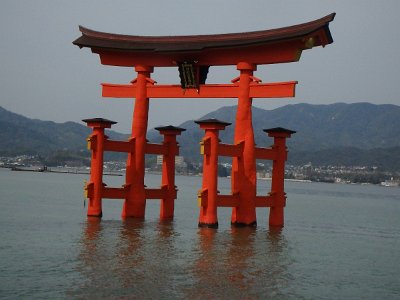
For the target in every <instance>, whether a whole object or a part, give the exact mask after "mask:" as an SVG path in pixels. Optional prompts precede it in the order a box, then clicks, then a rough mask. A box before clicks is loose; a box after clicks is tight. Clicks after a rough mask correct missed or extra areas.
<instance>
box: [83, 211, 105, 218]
mask: <svg viewBox="0 0 400 300" xmlns="http://www.w3.org/2000/svg"><path fill="white" fill-rule="evenodd" d="M87 217H90V218H101V217H103V212H100V213H99V214H89V213H88V214H87Z"/></svg>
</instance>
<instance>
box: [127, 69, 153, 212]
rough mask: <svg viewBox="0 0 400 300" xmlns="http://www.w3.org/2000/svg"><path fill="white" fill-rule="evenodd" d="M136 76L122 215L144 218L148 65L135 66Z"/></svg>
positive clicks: (149, 82)
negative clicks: (131, 146)
mask: <svg viewBox="0 0 400 300" xmlns="http://www.w3.org/2000/svg"><path fill="white" fill-rule="evenodd" d="M135 71H136V72H137V78H136V80H134V81H133V82H132V83H133V84H134V85H135V86H136V88H137V95H136V100H135V108H134V112H133V121H132V138H134V139H135V151H134V153H129V154H128V160H127V164H126V186H128V187H129V192H128V194H127V197H126V199H125V202H124V207H123V210H122V217H136V218H144V215H145V209H146V194H145V186H144V175H145V174H144V170H145V154H146V153H145V150H146V132H147V123H148V113H149V98H147V85H148V84H151V82H152V81H151V80H150V73H151V72H152V71H153V68H152V67H149V66H136V67H135Z"/></svg>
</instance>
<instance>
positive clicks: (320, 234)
mask: <svg viewBox="0 0 400 300" xmlns="http://www.w3.org/2000/svg"><path fill="white" fill-rule="evenodd" d="M87 177H88V176H87V175H79V174H57V173H33V172H13V171H10V170H7V169H0V205H1V206H0V268H1V269H0V298H2V299H3V298H4V299H71V298H72V299H86V298H90V299H188V298H192V299H253V298H256V299H257V298H258V299H271V298H273V299H399V298H400V189H399V188H385V187H379V186H372V185H364V186H361V185H339V184H323V183H299V182H286V192H287V197H288V199H287V207H286V209H285V227H284V228H283V229H282V230H272V229H271V230H270V229H269V227H268V225H267V223H268V209H267V208H261V209H258V210H257V223H258V226H257V228H232V227H231V226H230V212H231V210H230V209H229V208H220V209H219V210H218V219H219V228H218V229H206V228H202V229H199V228H198V227H197V222H198V213H199V208H198V207H197V199H196V198H197V190H198V189H200V187H201V178H200V177H184V176H178V177H177V178H176V185H177V186H178V188H179V191H178V199H177V200H176V202H175V204H176V205H175V218H174V220H173V221H172V222H160V221H159V218H158V215H159V201H158V200H148V202H147V208H146V218H145V220H144V221H138V220H127V221H122V220H121V217H120V214H121V208H122V201H121V200H104V201H103V218H102V220H101V221H99V220H88V219H87V218H86V208H85V207H84V200H83V185H84V180H85V179H88V178H87ZM104 182H105V183H107V185H108V186H120V185H121V184H123V177H116V176H105V177H104ZM146 185H147V186H148V187H158V186H159V185H160V176H159V175H152V174H147V175H146ZM269 186H270V182H269V181H259V182H258V187H259V188H258V189H259V190H258V194H259V195H265V194H266V193H267V192H268V190H269ZM229 187H230V181H229V179H222V178H220V179H219V190H220V191H221V193H227V192H228V191H229ZM86 205H87V203H86Z"/></svg>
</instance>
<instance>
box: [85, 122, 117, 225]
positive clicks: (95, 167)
mask: <svg viewBox="0 0 400 300" xmlns="http://www.w3.org/2000/svg"><path fill="white" fill-rule="evenodd" d="M82 121H83V122H85V123H86V124H87V126H89V127H91V128H93V133H92V134H91V135H90V137H89V139H88V146H89V148H90V150H91V151H92V160H91V164H90V181H89V183H88V184H87V187H86V188H89V187H90V193H88V194H89V205H88V212H87V215H88V216H91V217H101V216H102V208H101V199H102V191H103V156H104V137H105V136H104V129H105V128H111V125H113V124H116V123H117V122H113V121H110V120H107V119H102V118H94V119H85V120H82Z"/></svg>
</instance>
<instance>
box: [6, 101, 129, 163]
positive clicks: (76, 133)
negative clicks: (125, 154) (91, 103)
mask: <svg viewBox="0 0 400 300" xmlns="http://www.w3.org/2000/svg"><path fill="white" fill-rule="evenodd" d="M91 131H92V130H91V129H90V128H88V127H86V126H84V125H82V124H78V123H74V122H65V123H55V122H51V121H41V120H36V119H29V118H27V117H24V116H21V115H18V114H15V113H12V112H10V111H7V110H6V109H4V108H3V107H1V106H0V155H2V156H13V155H18V154H39V155H43V156H46V155H49V154H52V153H54V151H59V150H63V151H81V150H83V149H85V148H86V138H87V137H88V135H89V134H90V133H91ZM107 134H108V135H109V136H110V138H115V139H126V135H123V134H120V133H116V132H113V131H109V132H108V133H107Z"/></svg>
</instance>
